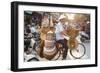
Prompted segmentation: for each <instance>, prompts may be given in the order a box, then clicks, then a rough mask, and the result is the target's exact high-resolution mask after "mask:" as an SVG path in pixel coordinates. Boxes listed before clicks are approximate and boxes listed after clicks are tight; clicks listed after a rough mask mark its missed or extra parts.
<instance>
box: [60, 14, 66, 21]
mask: <svg viewBox="0 0 100 73" xmlns="http://www.w3.org/2000/svg"><path fill="white" fill-rule="evenodd" d="M61 19H67V17H66V16H65V15H60V17H59V19H58V20H61Z"/></svg>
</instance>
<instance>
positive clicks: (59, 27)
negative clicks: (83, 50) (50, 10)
mask: <svg viewBox="0 0 100 73" xmlns="http://www.w3.org/2000/svg"><path fill="white" fill-rule="evenodd" d="M55 28H56V31H55V33H56V40H62V39H64V37H63V35H62V34H61V32H62V31H64V27H63V24H61V23H60V22H59V23H58V24H56V26H55Z"/></svg>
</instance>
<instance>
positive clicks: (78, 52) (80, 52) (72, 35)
mask: <svg viewBox="0 0 100 73" xmlns="http://www.w3.org/2000/svg"><path fill="white" fill-rule="evenodd" d="M79 31H80V30H79V29H75V28H71V29H68V30H67V35H68V36H69V39H68V41H67V45H68V49H70V55H71V56H72V57H73V58H75V59H80V58H82V57H83V56H84V55H85V53H86V47H85V46H84V44H83V43H79V41H78V40H77V39H76V37H77V36H78V35H79ZM59 48H60V50H59V51H60V52H63V50H62V49H63V48H62V46H61V45H60V47H59Z"/></svg>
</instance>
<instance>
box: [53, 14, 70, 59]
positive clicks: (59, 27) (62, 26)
mask: <svg viewBox="0 0 100 73" xmlns="http://www.w3.org/2000/svg"><path fill="white" fill-rule="evenodd" d="M67 19H68V18H67V16H65V15H60V17H59V19H58V20H59V22H58V24H56V25H55V28H56V31H55V33H56V42H57V43H59V44H61V45H62V47H63V50H64V52H63V60H65V59H66V56H67V52H68V46H67V40H66V39H65V38H64V36H66V35H67V34H66V30H67V25H66V21H67Z"/></svg>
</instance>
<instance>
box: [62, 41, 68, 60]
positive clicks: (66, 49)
mask: <svg viewBox="0 0 100 73" xmlns="http://www.w3.org/2000/svg"><path fill="white" fill-rule="evenodd" d="M63 44H64V45H63V46H64V52H63V60H64V59H66V57H67V52H68V46H67V40H66V39H64V43H63Z"/></svg>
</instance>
